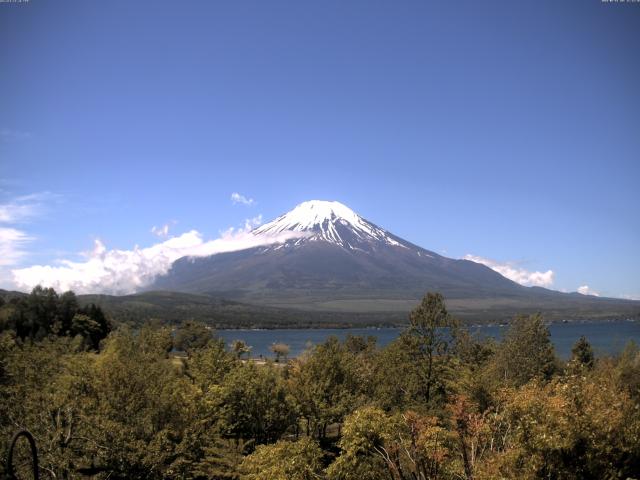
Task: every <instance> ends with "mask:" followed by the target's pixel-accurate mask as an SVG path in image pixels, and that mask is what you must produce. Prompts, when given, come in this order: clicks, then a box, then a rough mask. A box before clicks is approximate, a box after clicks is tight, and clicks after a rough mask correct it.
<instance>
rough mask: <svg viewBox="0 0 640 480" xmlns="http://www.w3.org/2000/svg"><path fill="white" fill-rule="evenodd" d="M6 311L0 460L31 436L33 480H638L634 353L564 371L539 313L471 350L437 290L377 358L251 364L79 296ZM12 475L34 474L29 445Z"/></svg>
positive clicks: (192, 328)
mask: <svg viewBox="0 0 640 480" xmlns="http://www.w3.org/2000/svg"><path fill="white" fill-rule="evenodd" d="M3 303H4V305H2V306H0V328H1V330H2V333H0V440H1V442H0V455H1V456H2V458H3V459H4V458H5V457H6V454H7V448H8V443H9V440H10V439H11V436H12V435H13V434H14V432H16V431H18V430H21V429H27V430H29V431H30V432H31V433H32V434H33V436H34V438H35V440H36V443H37V446H38V449H39V461H40V477H41V478H55V479H75V478H98V479H105V480H106V479H112V480H115V479H247V480H315V479H326V480H419V479H420V480H426V479H467V480H470V479H478V480H479V479H501V478H504V479H534V478H548V479H628V478H640V475H639V473H638V472H640V348H639V347H638V346H637V345H635V344H634V343H629V344H628V345H627V346H626V348H625V349H624V351H622V353H620V354H619V355H617V356H615V357H598V358H596V357H594V354H593V351H592V349H591V346H590V344H589V341H588V339H585V338H581V339H580V340H579V341H578V342H577V343H576V345H575V346H574V349H573V353H572V357H571V358H570V359H569V360H568V361H560V360H559V359H558V358H557V356H556V354H555V352H554V349H553V345H552V343H551V341H550V338H549V331H548V329H547V327H546V324H545V322H544V319H543V318H542V317H541V316H540V315H526V316H518V317H516V318H514V319H513V321H512V322H511V325H510V328H509V331H508V333H507V334H506V335H505V337H504V338H503V339H502V340H501V341H500V342H497V341H495V340H492V339H479V338H476V337H474V336H473V335H471V334H470V333H469V332H468V330H466V329H465V328H464V326H463V325H461V324H460V322H458V321H457V320H456V319H455V318H453V317H452V316H451V315H450V314H449V313H448V311H447V308H446V305H445V302H444V299H443V298H442V296H440V295H439V294H432V293H429V294H427V295H426V296H425V297H424V299H423V300H422V302H421V303H420V304H419V305H417V306H416V307H415V309H414V310H413V311H412V312H411V314H410V319H409V320H410V322H409V326H408V327H407V328H406V330H405V331H404V332H403V334H402V335H401V336H400V337H399V338H398V339H397V340H395V341H394V342H392V343H391V344H389V345H388V346H386V347H384V348H381V347H379V346H377V345H376V342H375V339H374V338H363V337H355V336H351V337H347V339H346V340H345V341H342V342H341V341H338V340H337V339H336V338H330V339H329V340H327V341H326V342H325V343H323V344H320V345H317V346H314V347H311V348H310V349H309V350H308V351H307V352H305V353H304V354H303V355H301V356H299V357H298V358H295V359H287V358H286V348H285V347H286V346H281V347H279V350H274V352H276V353H278V361H277V362H276V361H275V360H273V361H272V360H269V361H266V362H257V361H253V360H250V359H248V358H247V353H248V348H247V345H244V344H242V342H235V343H234V344H233V346H232V347H229V346H227V345H225V344H224V343H223V342H222V341H221V340H220V339H217V338H216V336H215V332H213V331H212V330H211V329H210V328H208V327H206V326H205V325H202V324H199V323H197V322H193V321H190V322H185V323H184V324H183V325H182V326H181V327H180V328H178V329H177V331H172V329H171V328H170V327H167V326H164V325H162V324H158V323H147V324H145V325H144V326H142V327H141V328H135V329H134V328H131V327H127V326H126V325H118V326H114V325H112V322H111V321H110V320H109V319H108V318H107V317H106V316H105V314H104V313H103V312H102V310H101V309H100V308H99V307H96V306H95V305H93V306H82V307H81V306H79V305H78V302H77V299H76V298H75V296H74V295H73V294H72V293H70V292H68V293H65V294H62V295H60V296H58V295H57V294H56V293H55V292H53V291H52V290H48V289H36V290H34V292H32V294H31V295H29V296H26V297H20V298H17V299H15V298H14V299H11V300H9V301H8V302H3ZM176 349H178V350H181V351H182V352H183V353H180V354H179V355H178V354H176ZM14 464H15V465H16V467H17V470H18V473H19V474H20V478H31V477H30V476H29V473H28V468H29V466H28V455H27V449H26V446H25V444H23V443H20V444H19V445H18V449H17V451H16V453H15V456H14ZM0 468H5V467H4V464H3V466H2V467H0ZM0 473H3V472H2V471H0ZM4 473H6V472H4Z"/></svg>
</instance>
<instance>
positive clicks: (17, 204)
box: [0, 192, 57, 223]
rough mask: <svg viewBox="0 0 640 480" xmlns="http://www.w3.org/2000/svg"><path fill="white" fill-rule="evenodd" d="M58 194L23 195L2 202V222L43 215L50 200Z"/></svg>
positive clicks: (13, 221) (12, 221) (0, 206)
mask: <svg viewBox="0 0 640 480" xmlns="http://www.w3.org/2000/svg"><path fill="white" fill-rule="evenodd" d="M55 198H57V197H56V195H53V194H51V193H49V192H42V193H34V194H31V195H23V196H20V197H16V198H14V199H12V200H10V201H9V202H7V203H2V204H0V222H1V223H18V222H23V221H25V220H28V219H29V218H31V217H35V216H38V215H41V214H42V213H43V212H44V209H45V206H46V204H47V203H48V202H50V201H52V200H54V199H55Z"/></svg>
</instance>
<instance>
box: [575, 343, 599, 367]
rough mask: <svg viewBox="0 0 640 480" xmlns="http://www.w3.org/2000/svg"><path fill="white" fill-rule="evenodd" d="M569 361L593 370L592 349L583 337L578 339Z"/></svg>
mask: <svg viewBox="0 0 640 480" xmlns="http://www.w3.org/2000/svg"><path fill="white" fill-rule="evenodd" d="M571 360H572V361H573V362H575V363H576V364H578V365H582V366H584V367H586V368H593V362H594V361H595V359H594V356H593V348H591V344H590V343H589V342H588V341H587V338H586V337H585V336H584V335H582V336H581V337H580V338H579V339H578V341H577V342H576V343H575V345H574V346H573V348H572V349H571Z"/></svg>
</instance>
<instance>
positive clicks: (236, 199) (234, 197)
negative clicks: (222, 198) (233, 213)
mask: <svg viewBox="0 0 640 480" xmlns="http://www.w3.org/2000/svg"><path fill="white" fill-rule="evenodd" d="M231 201H232V202H233V204H234V205H237V204H238V203H240V204H242V205H247V206H251V205H255V203H256V202H255V200H254V199H253V198H249V197H245V196H244V195H241V194H240V193H238V192H233V193H232V194H231Z"/></svg>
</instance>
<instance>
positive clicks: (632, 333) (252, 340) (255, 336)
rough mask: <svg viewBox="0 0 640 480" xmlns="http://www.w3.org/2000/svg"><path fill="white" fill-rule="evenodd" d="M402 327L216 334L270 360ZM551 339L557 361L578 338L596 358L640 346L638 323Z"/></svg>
mask: <svg viewBox="0 0 640 480" xmlns="http://www.w3.org/2000/svg"><path fill="white" fill-rule="evenodd" d="M507 328H508V327H506V326H498V325H488V326H477V327H471V328H470V330H471V331H472V332H477V333H479V334H480V335H483V336H490V337H494V338H498V339H499V338H501V337H502V335H504V332H506V331H507ZM402 330H403V329H402V328H344V329H336V328H325V329H322V328H318V329H282V330H217V331H216V334H217V335H218V336H219V337H220V338H222V339H224V341H225V342H226V343H227V344H228V343H230V342H232V341H233V340H244V341H245V342H246V343H247V344H248V345H250V346H251V347H252V349H251V356H252V357H254V358H256V357H260V356H262V357H273V353H271V351H270V350H269V348H270V347H271V345H272V344H273V343H276V342H282V343H286V344H287V345H289V347H290V349H291V353H290V356H291V357H295V356H297V355H299V354H300V353H302V352H303V351H304V350H305V349H306V348H307V347H308V346H309V345H312V344H318V343H322V342H324V341H325V340H326V339H327V338H328V337H330V336H331V335H335V336H336V337H338V338H339V339H341V340H343V339H344V338H345V337H346V336H347V335H349V334H351V335H362V336H365V337H366V336H370V335H371V336H374V337H376V338H377V342H378V345H380V346H384V345H386V344H387V343H389V342H391V341H392V340H394V339H395V338H397V336H398V335H399V334H400V332H401V331H402ZM549 330H550V331H551V340H552V341H553V344H554V345H555V348H556V352H557V354H558V355H559V356H560V357H561V358H565V359H566V358H568V357H569V356H570V355H571V347H572V346H573V344H574V343H575V342H576V340H578V338H580V336H581V335H584V336H585V337H587V340H589V342H590V343H591V345H592V346H593V350H594V352H595V354H596V356H597V355H607V354H615V353H618V352H620V351H621V350H622V349H623V348H624V345H625V344H626V343H627V342H628V341H629V340H634V341H635V342H636V343H639V344H640V322H637V321H630V320H617V321H610V322H573V323H554V324H551V325H549Z"/></svg>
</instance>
